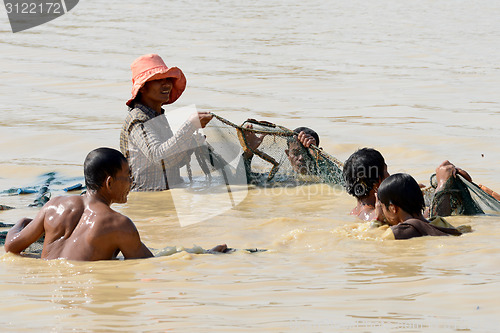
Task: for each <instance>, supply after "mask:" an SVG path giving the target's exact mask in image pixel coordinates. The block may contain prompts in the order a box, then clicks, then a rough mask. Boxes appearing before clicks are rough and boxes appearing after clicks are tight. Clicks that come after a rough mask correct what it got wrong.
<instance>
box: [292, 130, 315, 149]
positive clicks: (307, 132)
mask: <svg viewBox="0 0 500 333" xmlns="http://www.w3.org/2000/svg"><path fill="white" fill-rule="evenodd" d="M293 131H294V132H295V133H297V134H299V133H300V132H304V133H306V134H309V135H310V136H312V137H313V138H314V140H316V146H317V147H319V135H318V133H316V131H314V130H312V129H310V128H309V127H297V128H296V129H294V130H293Z"/></svg>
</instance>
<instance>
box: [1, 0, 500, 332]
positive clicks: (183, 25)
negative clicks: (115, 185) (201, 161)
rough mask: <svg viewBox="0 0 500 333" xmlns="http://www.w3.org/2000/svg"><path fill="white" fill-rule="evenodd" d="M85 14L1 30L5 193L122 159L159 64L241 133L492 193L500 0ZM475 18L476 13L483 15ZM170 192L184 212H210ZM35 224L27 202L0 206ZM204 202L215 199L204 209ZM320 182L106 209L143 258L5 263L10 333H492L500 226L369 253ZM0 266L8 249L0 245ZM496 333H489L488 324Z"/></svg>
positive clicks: (188, 96)
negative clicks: (142, 71) (223, 204)
mask: <svg viewBox="0 0 500 333" xmlns="http://www.w3.org/2000/svg"><path fill="white" fill-rule="evenodd" d="M164 7H165V4H164V2H161V1H159V0H152V1H133V2H126V3H125V2H123V1H118V0H110V1H106V2H92V1H85V2H81V3H80V4H79V5H78V6H77V7H75V9H74V10H72V11H71V12H70V13H68V14H67V15H64V17H61V18H59V19H58V20H55V21H53V22H51V23H49V24H46V25H43V26H40V27H38V28H35V29H32V30H29V31H26V32H23V33H18V34H12V33H11V32H10V26H8V22H7V21H5V20H4V21H2V22H0V45H1V48H2V52H1V53H0V72H1V74H2V80H1V81H0V89H1V91H2V94H0V105H1V107H0V108H1V111H2V119H1V120H0V128H1V130H0V142H1V143H2V145H1V147H0V152H1V153H0V190H3V189H7V188H10V187H14V186H20V185H25V184H26V183H27V180H29V179H35V177H36V176H38V175H40V174H42V173H44V172H49V171H59V172H62V173H63V174H65V175H67V176H69V177H81V176H82V170H81V168H82V163H83V160H84V158H85V156H86V154H87V153H88V152H89V151H90V150H92V149H94V148H96V147H99V146H110V147H115V148H116V147H118V140H119V130H120V128H121V123H122V121H123V119H124V118H125V115H126V112H127V109H126V107H125V104H124V103H125V101H126V100H127V99H128V97H129V94H130V83H131V82H130V69H129V65H130V63H131V62H132V61H133V60H134V59H135V58H136V57H137V56H139V55H141V54H144V53H149V52H154V53H159V54H160V55H162V57H163V58H164V59H165V61H166V62H167V64H168V65H169V66H179V67H181V68H182V69H183V71H184V72H185V74H186V76H187V79H188V87H187V90H186V92H185V93H184V94H183V96H182V98H180V99H179V101H178V102H176V105H173V106H166V109H167V110H171V109H173V108H175V107H181V106H186V105H192V104H194V105H196V106H197V109H198V110H200V111H211V112H215V113H219V114H221V115H222V116H224V117H225V118H227V119H229V120H231V121H233V122H235V123H242V122H243V121H244V120H245V119H246V118H257V119H264V120H269V121H271V122H274V123H277V124H283V125H285V126H286V127H288V128H295V127H299V126H308V127H311V128H313V129H314V130H316V131H317V132H318V133H319V134H320V136H321V142H322V144H323V148H324V149H325V150H326V151H327V152H329V153H331V154H332V155H334V156H336V157H337V158H339V159H341V160H345V159H346V158H347V157H348V156H349V155H350V154H351V153H352V152H353V151H354V150H355V149H357V148H358V147H363V146H372V147H375V148H378V149H379V150H380V151H381V152H382V153H383V155H384V156H385V157H386V161H387V164H388V166H389V172H391V173H396V172H401V171H405V172H408V173H411V174H412V175H414V176H415V177H416V178H417V180H419V181H421V182H426V183H427V182H428V181H427V180H428V177H429V175H430V174H431V173H432V172H433V171H434V169H435V167H436V166H437V165H438V164H439V163H440V162H442V161H443V160H444V159H449V160H450V161H452V162H454V163H455V164H457V165H458V166H460V167H463V168H464V169H466V170H468V171H469V172H470V173H471V174H472V175H473V178H474V180H475V181H477V182H478V183H483V184H486V185H488V186H489V187H491V188H492V189H495V190H497V191H499V190H500V176H499V173H498V172H497V171H496V169H497V168H498V165H499V161H500V150H498V147H497V145H496V144H495V143H496V142H498V139H499V133H500V131H499V124H500V118H499V117H500V108H499V105H500V100H499V95H498V88H497V87H498V82H499V81H500V72H499V70H498V61H495V60H498V59H500V53H499V52H500V47H498V41H499V40H500V39H499V38H498V37H499V36H498V31H499V29H498V28H499V23H498V22H499V21H498V11H499V5H498V3H497V2H496V1H493V0H484V1H480V2H450V1H443V0H438V1H423V2H422V1H420V2H410V1H399V2H397V3H395V2H393V1H387V0H376V1H372V2H366V1H365V2H361V1H358V0H355V1H339V2H335V3H333V2H328V1H326V2H325V1H322V2H320V1H308V2H298V1H288V2H286V3H275V2H268V1H261V0H258V1H254V2H252V3H249V2H242V1H240V0H231V1H224V2H214V1H207V2H199V1H198V2H194V1H177V0H174V1H170V2H169V5H168V10H165V9H166V8H164ZM478 18H480V19H478ZM191 196H192V193H191V192H189V191H185V192H182V195H181V197H182V198H183V199H185V201H183V202H184V203H187V204H186V206H187V209H190V210H192V211H194V210H199V211H200V213H203V212H204V210H207V211H208V210H210V209H211V208H212V207H205V206H204V205H205V204H206V203H204V202H197V203H196V204H197V206H196V207H195V206H194V200H191V201H190V197H191ZM0 200H1V201H2V202H0V204H8V205H13V206H16V207H17V209H16V210H12V211H5V212H1V213H0V221H3V222H9V223H12V222H14V221H15V220H17V219H19V218H20V217H22V216H31V217H33V216H34V215H35V214H36V212H37V210H36V209H31V208H27V207H26V206H27V204H28V203H29V197H10V196H3V197H1V196H0ZM206 205H208V204H206ZM353 205H354V200H353V199H352V198H350V197H348V196H347V195H346V194H345V193H342V192H338V191H330V190H326V189H325V188H324V187H322V186H310V187H307V186H305V187H298V188H295V189H286V190H284V189H281V190H278V189H258V188H250V189H249V191H248V193H247V195H246V197H245V198H244V200H243V201H242V202H241V203H240V204H238V205H237V206H236V208H234V209H231V210H227V211H224V212H222V213H221V214H220V215H216V216H212V217H210V218H208V219H206V220H205V221H203V222H202V223H196V224H192V225H189V226H186V227H181V226H180V224H179V219H178V217H177V214H176V211H175V206H174V202H173V200H172V197H171V193H169V192H165V193H132V194H131V195H130V198H129V202H128V203H127V204H125V205H121V206H118V205H117V206H116V207H115V208H116V209H118V210H119V211H120V212H123V213H124V214H126V215H128V216H130V217H131V218H132V219H133V220H134V221H135V222H136V224H137V227H138V229H139V231H140V233H141V237H142V240H143V241H144V242H145V243H146V244H147V245H148V246H150V247H152V248H155V249H161V248H164V247H166V246H185V247H191V246H193V245H199V246H202V247H203V248H210V247H212V246H214V245H216V244H219V243H227V244H228V245H229V246H231V247H235V248H240V249H242V248H255V247H257V248H265V249H268V250H269V251H267V252H262V253H255V254H249V253H246V252H236V253H234V254H230V255H196V254H188V253H185V252H181V253H177V254H173V255H171V256H167V257H160V258H154V259H149V260H138V261H131V262H124V261H114V262H107V263H75V262H67V261H53V262H46V261H41V260H34V259H27V258H17V257H14V256H12V255H3V256H2V257H1V258H0V281H2V283H1V284H0V295H1V298H2V305H0V312H1V313H2V316H1V319H0V323H1V324H2V327H3V328H4V330H6V331H16V330H39V331H50V330H53V331H70V330H82V331H96V332H102V331H141V330H151V331H166V330H179V331H180V330H184V331H193V330H194V331H197V332H205V331H206V332H208V331H215V330H217V331H239V330H241V328H242V327H245V328H247V330H249V331H253V332H261V331H276V332H283V331H306V332H309V331H310V332H317V331H320V332H329V331H349V330H363V331H373V330H377V329H378V330H381V331H387V330H395V331H404V330H406V331H423V330H430V331H443V330H444V331H454V330H478V331H482V332H486V331H494V330H495V329H496V327H497V326H498V325H496V324H497V323H498V319H497V314H498V301H497V297H496V295H497V294H498V291H499V287H498V286H499V282H500V281H499V278H498V277H499V276H500V274H499V271H498V267H500V248H499V245H498V244H499V242H498V237H500V228H499V224H498V221H499V218H498V216H482V217H472V218H463V217H459V218H453V219H451V222H452V223H453V224H456V225H460V224H470V225H472V227H473V230H474V232H472V233H470V234H466V235H463V236H461V237H457V238H451V237H443V238H424V239H414V240H409V241H386V242H382V241H380V240H379V239H378V238H377V234H376V233H373V232H371V231H369V230H368V229H366V228H365V227H364V226H363V225H362V224H356V222H357V221H355V220H354V218H352V217H351V216H349V215H348V212H349V211H350V209H351V208H352V207H353ZM0 252H1V253H2V254H3V250H0ZM492 328H493V329H492Z"/></svg>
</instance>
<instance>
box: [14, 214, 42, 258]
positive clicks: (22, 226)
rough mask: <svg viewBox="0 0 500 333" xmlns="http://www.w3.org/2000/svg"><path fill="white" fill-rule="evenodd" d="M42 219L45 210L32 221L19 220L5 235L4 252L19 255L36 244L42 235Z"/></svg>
mask: <svg viewBox="0 0 500 333" xmlns="http://www.w3.org/2000/svg"><path fill="white" fill-rule="evenodd" d="M44 219H45V210H44V209H42V210H40V212H39V213H38V215H37V216H36V217H35V218H34V219H33V220H32V219H29V218H23V219H21V220H19V222H17V223H16V224H15V225H14V226H13V227H12V228H11V229H10V230H9V232H8V233H7V237H6V238H5V252H12V253H16V254H19V253H21V252H22V251H24V250H25V249H26V248H27V247H28V246H30V245H31V244H33V243H34V242H36V241H37V240H38V239H39V238H40V237H41V236H42V235H43V233H44V228H43V222H44Z"/></svg>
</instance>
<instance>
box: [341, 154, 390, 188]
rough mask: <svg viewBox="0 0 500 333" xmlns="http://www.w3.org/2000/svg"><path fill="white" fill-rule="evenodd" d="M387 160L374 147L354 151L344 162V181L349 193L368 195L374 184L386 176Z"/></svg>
mask: <svg viewBox="0 0 500 333" xmlns="http://www.w3.org/2000/svg"><path fill="white" fill-rule="evenodd" d="M384 168H385V160H384V157H383V156H382V154H381V153H380V152H378V151H377V150H375V149H373V148H362V149H358V150H357V151H356V152H354V153H353V154H352V155H351V156H349V158H348V159H347V161H346V162H345V163H344V170H343V174H344V182H345V188H346V191H347V193H349V194H350V195H352V196H355V197H356V198H363V197H366V196H368V194H369V193H370V191H371V189H372V188H373V185H374V184H376V183H378V182H379V181H380V180H381V179H382V177H383V176H384Z"/></svg>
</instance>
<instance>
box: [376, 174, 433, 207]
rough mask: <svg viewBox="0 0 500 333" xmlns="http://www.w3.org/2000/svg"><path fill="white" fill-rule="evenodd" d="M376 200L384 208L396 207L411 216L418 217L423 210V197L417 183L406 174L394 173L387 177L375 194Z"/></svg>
mask: <svg viewBox="0 0 500 333" xmlns="http://www.w3.org/2000/svg"><path fill="white" fill-rule="evenodd" d="M377 196H378V199H379V200H380V202H381V203H382V204H384V205H385V206H386V207H387V206H389V204H393V205H395V206H398V207H399V208H401V209H402V210H404V211H405V212H407V213H408V214H411V215H419V214H421V213H422V210H423V209H424V208H425V201H424V195H423V194H422V190H420V186H418V183H417V181H416V180H415V179H414V178H413V177H412V176H410V175H409V174H406V173H396V174H394V175H392V176H390V177H387V178H386V179H385V180H384V181H383V182H382V184H380V187H379V188H378V192H377Z"/></svg>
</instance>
